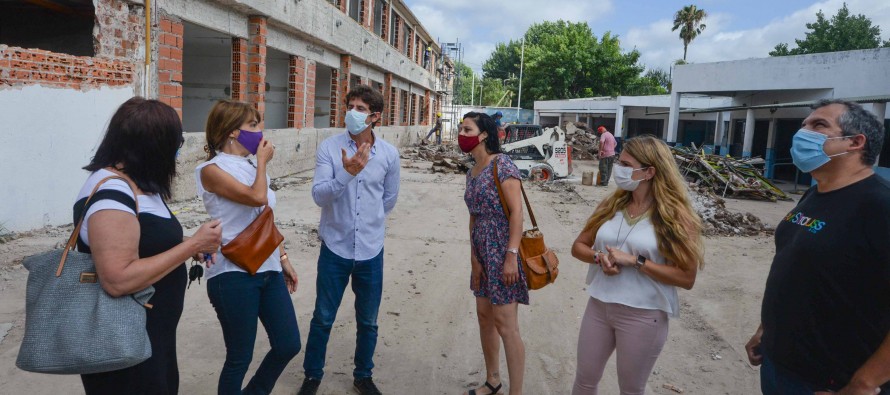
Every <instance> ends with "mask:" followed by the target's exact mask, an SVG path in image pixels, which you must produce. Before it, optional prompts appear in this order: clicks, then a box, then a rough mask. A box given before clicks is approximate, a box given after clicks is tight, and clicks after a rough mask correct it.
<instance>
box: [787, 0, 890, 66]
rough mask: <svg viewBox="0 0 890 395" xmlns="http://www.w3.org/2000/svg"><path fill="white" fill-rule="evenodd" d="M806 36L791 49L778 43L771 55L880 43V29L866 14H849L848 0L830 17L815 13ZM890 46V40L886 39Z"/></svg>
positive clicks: (808, 24)
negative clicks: (814, 19) (873, 24)
mask: <svg viewBox="0 0 890 395" xmlns="http://www.w3.org/2000/svg"><path fill="white" fill-rule="evenodd" d="M807 29H808V30H810V31H808V32H807V33H806V38H804V39H803V40H800V39H795V40H794V42H795V44H797V47H796V48H788V44H787V43H779V44H777V45H776V47H775V48H774V49H773V50H772V51H770V53H769V54H770V56H788V55H803V54H809V53H821V52H835V51H852V50H855V49H870V48H877V47H880V46H881V28H880V26H877V25H875V26H872V24H871V20H870V19H868V18H867V17H866V16H865V15H862V14H859V15H853V16H851V15H850V9H849V8H847V3H844V5H843V7H841V9H839V10H838V11H837V14H835V15H834V16H833V17H831V20H828V19H825V14H823V13H822V10H819V12H817V13H816V22H813V23H807ZM883 46H884V47H890V40H887V41H884V43H883Z"/></svg>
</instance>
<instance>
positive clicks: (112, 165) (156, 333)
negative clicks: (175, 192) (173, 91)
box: [74, 97, 221, 395]
mask: <svg viewBox="0 0 890 395" xmlns="http://www.w3.org/2000/svg"><path fill="white" fill-rule="evenodd" d="M182 142H183V137H182V123H181V122H180V121H179V116H178V115H177V114H176V111H175V110H174V109H173V108H172V107H170V106H168V105H166V104H164V103H161V102H159V101H157V100H145V99H143V98H141V97H134V98H132V99H130V100H127V101H126V102H125V103H124V104H122V105H121V106H120V108H118V110H117V112H115V113H114V115H113V116H112V118H111V122H110V123H109V124H108V131H107V132H106V133H105V137H104V138H103V139H102V143H101V144H100V145H99V149H98V150H97V151H96V156H95V157H93V160H92V161H91V162H90V164H89V165H87V166H85V167H84V169H85V170H89V171H91V172H92V174H90V176H89V177H88V178H87V181H86V182H85V183H84V186H83V188H81V190H80V193H79V194H78V195H77V202H76V203H75V205H74V221H75V222H77V220H78V219H79V218H80V217H81V214H82V213H84V220H83V226H82V227H81V229H80V233H79V237H78V240H77V249H78V250H79V251H81V252H86V253H90V254H92V256H93V261H94V262H95V264H96V272H97V273H98V275H99V278H100V279H101V281H100V283H101V285H102V289H104V290H105V291H106V292H108V294H110V295H111V296H115V297H120V296H124V295H129V294H132V293H134V292H137V291H139V290H142V289H144V288H146V287H148V286H150V285H152V286H154V288H155V294H154V296H153V297H152V298H151V299H150V300H149V303H150V304H152V305H153V308H151V309H149V310H146V315H147V320H146V330H147V331H148V337H149V340H150V341H151V348H152V355H151V357H150V358H149V359H147V360H145V361H144V362H142V363H140V364H138V365H135V366H132V367H129V368H126V369H121V370H115V371H111V372H104V373H96V374H84V375H81V381H82V382H83V386H84V389H85V390H86V393H87V394H88V395H94V394H152V395H154V394H176V393H178V392H179V370H178V367H177V362H176V327H177V325H178V324H179V318H180V316H181V315H182V306H183V301H184V298H185V286H186V268H185V260H186V259H188V258H189V257H199V256H202V254H205V253H211V254H212V253H214V252H216V250H217V248H218V247H219V243H220V234H221V229H220V226H219V221H211V222H209V223H205V224H203V225H201V227H200V228H198V230H197V231H196V232H195V234H194V236H192V237H190V238H183V235H182V226H181V225H180V224H179V221H177V220H176V217H175V216H174V215H173V213H172V212H171V211H170V209H169V208H167V205H166V203H165V202H164V200H165V199H169V198H170V195H171V193H170V191H171V187H172V184H173V177H174V176H175V175H176V153H177V151H178V150H179V148H180V147H181V146H182ZM112 176H116V177H121V178H123V179H124V180H126V181H122V180H119V179H111V180H108V181H107V182H105V183H103V184H102V185H101V186H100V187H99V189H98V191H97V192H96V194H95V195H93V198H92V199H90V201H89V204H85V203H86V200H87V197H88V196H89V195H90V192H92V190H93V189H94V187H95V186H96V185H97V184H99V183H100V182H101V181H102V180H104V179H106V178H108V177H112ZM137 201H138V205H137V204H136V203H137ZM211 259H215V257H214V256H211Z"/></svg>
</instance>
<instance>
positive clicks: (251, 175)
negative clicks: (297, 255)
mask: <svg viewBox="0 0 890 395" xmlns="http://www.w3.org/2000/svg"><path fill="white" fill-rule="evenodd" d="M259 124H260V114H259V112H257V110H256V109H255V108H254V107H253V106H252V105H250V104H249V103H243V102H236V101H229V100H223V101H219V102H217V103H216V105H214V106H213V108H212V109H211V110H210V115H209V116H208V117H207V126H206V132H205V133H206V136H207V147H206V149H207V151H208V154H209V158H208V160H207V162H204V163H202V164H201V165H199V166H198V168H197V169H196V170H195V177H196V178H197V184H198V195H199V196H200V197H202V198H203V199H204V207H206V208H207V213H208V214H210V216H211V217H212V218H218V219H219V220H221V221H222V228H223V231H222V244H223V245H225V244H227V243H229V242H230V241H232V239H234V238H235V237H236V236H238V235H239V234H240V233H241V232H242V231H243V230H244V229H245V228H247V226H248V225H250V223H251V222H253V220H254V219H256V218H257V216H258V215H259V214H260V213H261V212H262V211H263V209H264V207H265V206H266V205H268V206H269V207H272V208H274V207H275V203H276V200H275V192H273V191H272V190H271V189H270V188H269V176H268V175H267V174H266V166H267V164H268V163H269V161H270V160H272V157H273V156H274V153H275V151H274V146H273V145H272V143H271V142H269V140H266V139H264V138H263V132H262V130H261V129H260V127H259ZM249 155H256V159H257V160H256V163H254V162H253V161H252V160H251V159H250V158H248V156H249ZM217 258H218V259H217V262H216V263H215V264H214V265H213V266H211V267H209V268H208V269H207V294H208V296H209V297H210V302H211V303H212V304H213V308H214V309H215V310H216V314H217V317H218V318H219V321H220V325H221V326H222V332H223V338H224V340H225V343H226V362H225V365H224V366H223V368H222V372H221V373H220V376H219V391H218V392H219V393H220V394H241V393H242V391H243V393H263V394H268V393H271V392H272V388H273V387H274V386H275V382H276V381H277V380H278V377H279V376H280V375H281V372H282V371H284V368H285V367H286V366H287V364H288V362H290V360H291V359H292V358H293V357H294V356H296V355H297V353H298V352H299V351H300V332H299V329H298V327H297V318H296V315H295V313H294V306H293V302H292V300H291V298H290V295H289V293H294V292H295V291H296V288H297V274H296V272H295V271H294V268H293V267H292V266H291V264H290V262H289V260H288V259H287V254H286V253H285V252H284V244H283V243H282V245H281V246H280V247H279V248H278V250H277V251H274V252H273V253H272V254H271V255H270V256H269V257H268V258H266V260H265V262H263V264H262V266H260V268H259V269H258V270H257V273H256V275H254V276H251V275H250V274H249V273H247V272H246V271H245V270H244V269H242V268H241V267H239V266H238V265H237V264H235V263H233V262H231V261H229V260H228V259H227V258H226V257H225V256H224V255H222V254H219V255H218V256H217ZM258 318H259V320H260V321H262V323H263V326H264V327H265V329H266V333H267V334H268V335H269V339H270V343H271V344H272V348H271V350H269V352H268V353H267V354H266V356H265V358H264V359H263V362H262V364H260V367H259V368H258V369H257V371H256V373H255V374H254V376H253V378H251V379H250V382H249V383H248V384H247V386H246V387H244V388H243V389H242V386H241V384H242V382H243V381H244V376H245V375H246V374H247V369H248V367H249V365H250V361H251V359H252V356H253V349H254V341H255V340H256V332H257V319H258Z"/></svg>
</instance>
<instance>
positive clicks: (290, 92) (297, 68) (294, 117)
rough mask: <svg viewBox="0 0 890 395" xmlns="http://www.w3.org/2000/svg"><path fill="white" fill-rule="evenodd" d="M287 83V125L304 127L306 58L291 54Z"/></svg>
mask: <svg viewBox="0 0 890 395" xmlns="http://www.w3.org/2000/svg"><path fill="white" fill-rule="evenodd" d="M289 64H290V70H289V71H288V83H287V127H289V128H303V127H305V125H306V97H305V96H306V60H305V59H304V58H301V57H299V56H296V55H291V56H290V61H289Z"/></svg>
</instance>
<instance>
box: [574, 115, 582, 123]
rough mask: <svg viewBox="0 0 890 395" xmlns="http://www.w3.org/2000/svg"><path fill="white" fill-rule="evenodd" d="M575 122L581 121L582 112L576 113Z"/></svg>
mask: <svg viewBox="0 0 890 395" xmlns="http://www.w3.org/2000/svg"><path fill="white" fill-rule="evenodd" d="M575 122H581V114H578V113H575Z"/></svg>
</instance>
